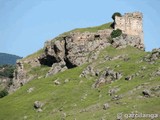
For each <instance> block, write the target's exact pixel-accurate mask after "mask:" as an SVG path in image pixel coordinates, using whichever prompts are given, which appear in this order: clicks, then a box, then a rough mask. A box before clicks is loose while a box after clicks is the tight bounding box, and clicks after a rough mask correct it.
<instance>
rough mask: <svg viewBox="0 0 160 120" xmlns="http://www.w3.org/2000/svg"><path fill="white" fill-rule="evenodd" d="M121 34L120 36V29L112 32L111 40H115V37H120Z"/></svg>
mask: <svg viewBox="0 0 160 120" xmlns="http://www.w3.org/2000/svg"><path fill="white" fill-rule="evenodd" d="M121 34H122V30H120V29H116V30H113V31H112V33H111V38H116V37H118V36H120V35H121Z"/></svg>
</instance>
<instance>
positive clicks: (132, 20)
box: [114, 12, 144, 44]
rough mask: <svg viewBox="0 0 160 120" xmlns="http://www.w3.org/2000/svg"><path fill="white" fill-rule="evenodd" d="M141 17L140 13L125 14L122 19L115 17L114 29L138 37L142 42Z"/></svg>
mask: <svg viewBox="0 0 160 120" xmlns="http://www.w3.org/2000/svg"><path fill="white" fill-rule="evenodd" d="M142 19H143V15H142V13H140V12H133V13H125V14H124V15H123V16H122V17H119V16H115V26H114V27H115V29H121V30H122V32H123V33H124V34H128V35H133V36H139V37H140V38H141V43H142V44H144V41H143V21H142Z"/></svg>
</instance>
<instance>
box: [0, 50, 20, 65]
mask: <svg viewBox="0 0 160 120" xmlns="http://www.w3.org/2000/svg"><path fill="white" fill-rule="evenodd" d="M21 58H22V57H19V56H17V55H12V54H7V53H0V65H4V64H10V65H14V64H16V60H17V59H21Z"/></svg>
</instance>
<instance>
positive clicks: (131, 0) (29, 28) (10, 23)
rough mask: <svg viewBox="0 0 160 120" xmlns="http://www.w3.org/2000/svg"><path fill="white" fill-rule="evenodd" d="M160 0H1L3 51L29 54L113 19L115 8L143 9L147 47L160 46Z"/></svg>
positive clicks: (0, 16) (0, 42)
mask: <svg viewBox="0 0 160 120" xmlns="http://www.w3.org/2000/svg"><path fill="white" fill-rule="evenodd" d="M159 6H160V0H0V52H3V53H10V54H15V55H19V56H21V57H25V56H27V55H29V54H31V53H34V52H36V51H37V50H39V49H41V48H43V46H44V42H45V41H47V40H51V39H52V38H54V37H56V36H58V35H59V34H61V33H63V32H66V31H69V30H72V29H75V28H83V27H90V26H97V25H101V24H104V23H108V22H111V21H113V20H112V18H111V16H112V14H113V13H114V12H120V13H121V14H124V13H127V12H135V11H140V12H142V13H143V30H144V42H145V48H146V51H151V50H152V49H153V48H159V47H160V37H159V36H160V9H159Z"/></svg>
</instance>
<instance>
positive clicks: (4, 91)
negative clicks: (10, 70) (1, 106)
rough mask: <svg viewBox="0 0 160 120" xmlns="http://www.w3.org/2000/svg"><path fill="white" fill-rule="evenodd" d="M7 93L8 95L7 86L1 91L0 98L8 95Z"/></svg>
mask: <svg viewBox="0 0 160 120" xmlns="http://www.w3.org/2000/svg"><path fill="white" fill-rule="evenodd" d="M7 95H8V91H7V89H6V88H5V89H3V90H2V91H0V98H2V97H5V96H7Z"/></svg>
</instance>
